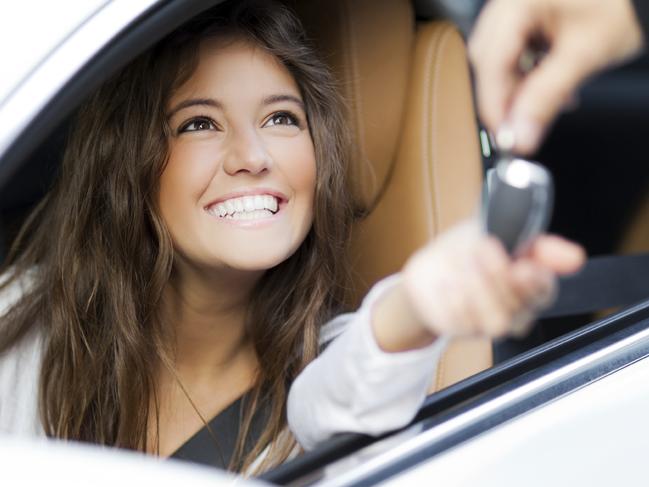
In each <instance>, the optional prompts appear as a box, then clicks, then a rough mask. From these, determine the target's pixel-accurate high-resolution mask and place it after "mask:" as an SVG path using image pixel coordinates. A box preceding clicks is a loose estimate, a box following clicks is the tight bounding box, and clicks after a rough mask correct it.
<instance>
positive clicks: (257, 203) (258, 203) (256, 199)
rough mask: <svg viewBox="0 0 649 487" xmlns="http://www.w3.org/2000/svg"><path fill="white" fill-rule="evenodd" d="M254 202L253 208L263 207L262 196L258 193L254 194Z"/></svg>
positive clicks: (261, 208)
mask: <svg viewBox="0 0 649 487" xmlns="http://www.w3.org/2000/svg"><path fill="white" fill-rule="evenodd" d="M254 204H255V210H263V209H264V208H265V205H264V197H263V196H262V195H260V194H257V195H255V197H254Z"/></svg>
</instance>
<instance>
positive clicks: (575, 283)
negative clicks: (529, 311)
mask: <svg viewBox="0 0 649 487" xmlns="http://www.w3.org/2000/svg"><path fill="white" fill-rule="evenodd" d="M647 298H649V253H647V254H637V255H607V256H601V257H592V258H590V259H588V261H587V262H586V265H585V266H584V267H583V269H582V270H581V271H580V272H579V273H577V274H575V275H572V276H569V277H564V278H560V279H559V295H558V297H557V300H556V302H555V303H554V305H553V306H552V307H551V308H549V309H547V310H546V311H545V312H543V313H542V314H541V318H554V317H559V316H568V315H576V314H583V313H591V312H594V311H600V310H603V309H607V308H614V307H618V306H629V305H632V304H634V303H637V302H639V301H642V300H644V299H647Z"/></svg>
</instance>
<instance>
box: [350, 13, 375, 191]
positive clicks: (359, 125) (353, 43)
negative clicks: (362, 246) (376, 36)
mask: <svg viewBox="0 0 649 487" xmlns="http://www.w3.org/2000/svg"><path fill="white" fill-rule="evenodd" d="M344 6H345V15H344V19H345V27H346V29H345V30H346V32H347V37H348V39H349V42H348V43H345V42H343V45H348V46H349V49H348V50H347V53H348V61H349V66H348V68H349V69H348V70H347V71H348V74H349V79H350V81H351V89H352V97H353V102H352V106H353V110H354V111H355V112H356V123H355V124H354V125H355V126H356V137H357V144H358V147H357V151H358V152H357V153H358V154H359V156H360V159H361V160H359V161H356V164H355V169H356V171H358V173H360V174H358V173H357V175H358V176H359V181H358V182H359V186H360V188H361V194H362V195H363V197H364V198H365V197H366V196H367V195H366V194H364V193H365V192H364V185H363V183H362V181H363V179H364V178H363V176H364V174H363V173H364V171H363V167H362V164H363V163H366V162H367V161H365V158H366V152H365V127H364V126H363V122H362V119H363V117H362V113H363V110H362V106H363V100H362V98H361V91H362V90H361V89H360V86H359V85H360V68H359V66H358V57H359V56H358V42H357V40H356V31H355V29H354V23H353V22H352V21H351V16H352V7H351V2H349V1H346V2H344ZM366 166H370V164H366ZM368 170H369V172H370V176H371V172H372V171H371V166H370V167H369V168H368ZM356 171H355V172H356Z"/></svg>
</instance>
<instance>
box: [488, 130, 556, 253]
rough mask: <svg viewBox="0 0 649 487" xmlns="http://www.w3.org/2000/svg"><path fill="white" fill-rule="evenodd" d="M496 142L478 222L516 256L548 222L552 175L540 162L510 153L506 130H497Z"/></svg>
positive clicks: (550, 211) (509, 134)
mask: <svg viewBox="0 0 649 487" xmlns="http://www.w3.org/2000/svg"><path fill="white" fill-rule="evenodd" d="M497 144H498V146H499V150H500V151H501V156H500V158H499V160H498V162H497V163H496V165H495V167H494V169H492V170H490V171H489V173H488V176H487V180H486V185H485V194H484V200H483V207H482V224H483V229H484V230H485V231H486V232H487V233H488V234H490V235H494V236H496V237H497V238H498V239H499V240H500V241H501V242H502V243H503V245H504V246H505V248H506V250H507V251H508V252H509V253H510V254H511V255H517V254H519V253H521V252H523V251H524V250H525V248H526V247H527V245H528V244H529V243H530V242H531V241H532V240H533V239H534V238H535V237H536V236H538V235H539V234H540V233H542V232H543V231H545V230H546V228H547V225H548V224H549V221H550V215H551V213H552V203H553V184H552V176H551V174H550V172H549V171H548V170H547V169H545V168H544V167H543V166H542V165H540V164H538V163H534V162H530V161H527V160H525V159H520V158H516V157H514V156H513V155H512V154H511V152H510V151H511V148H512V147H513V145H514V144H513V136H512V134H511V132H510V131H508V130H501V131H499V133H498V138H497Z"/></svg>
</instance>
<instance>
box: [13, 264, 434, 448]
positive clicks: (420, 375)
mask: <svg viewBox="0 0 649 487" xmlns="http://www.w3.org/2000/svg"><path fill="white" fill-rule="evenodd" d="M396 279H397V276H392V277H389V278H387V279H384V280H383V281H381V282H379V283H378V284H377V285H376V286H374V288H373V289H372V290H371V291H370V293H369V294H368V295H367V297H366V298H365V300H364V301H363V304H362V305H361V307H360V308H359V310H358V311H356V312H355V313H347V314H343V315H339V316H337V317H336V318H334V319H333V320H331V321H329V322H328V323H326V324H325V325H324V326H323V328H322V331H321V340H320V341H321V343H328V342H330V343H329V345H328V346H327V348H326V349H325V351H324V352H323V353H322V354H321V355H320V356H319V357H318V358H317V359H315V360H314V361H313V362H312V363H311V364H309V366H308V367H307V368H306V369H305V370H304V371H303V372H302V373H301V374H300V375H299V376H298V377H297V379H296V380H295V382H294V383H293V385H292V387H291V390H290V393H289V397H288V423H289V427H290V429H291V431H292V432H293V434H294V435H295V437H296V438H297V440H298V441H299V443H300V444H301V446H302V447H303V448H305V449H310V448H313V447H314V446H315V445H316V444H317V443H319V442H321V441H323V440H325V439H327V438H329V437H330V436H332V435H334V434H336V433H340V432H360V433H366V434H380V433H383V432H386V431H389V430H392V429H395V428H398V427H401V426H404V425H405V424H407V423H408V422H409V421H410V420H411V419H412V418H413V417H414V416H415V414H416V413H417V411H418V410H419V407H420V406H421V404H422V403H423V400H424V398H425V396H426V391H427V390H428V388H429V386H430V384H431V381H432V379H433V376H434V374H435V370H436V368H437V363H438V361H439V356H440V354H441V352H442V350H443V349H444V346H445V344H446V341H445V340H443V339H438V340H437V341H435V342H434V343H433V344H432V345H431V346H429V347H426V348H423V349H420V350H415V351H410V352H402V353H387V352H384V351H382V350H381V349H380V348H379V347H378V345H377V344H376V341H375V339H374V336H373V333H372V330H371V323H370V316H371V314H370V312H371V308H372V305H373V303H374V302H375V301H376V300H377V298H378V297H379V296H380V295H381V294H382V293H383V292H384V291H385V290H386V289H387V288H389V287H390V286H391V285H393V284H394V283H395V282H396ZM24 285H25V283H24V282H22V283H21V282H17V283H16V284H12V286H10V288H9V289H7V290H6V292H5V293H3V294H2V296H0V316H1V315H2V314H4V313H5V312H6V310H7V309H8V308H9V307H10V306H11V305H12V304H13V303H15V301H16V300H17V299H18V298H19V297H20V295H21V294H22V292H24ZM1 324H2V323H1V318H0V326H1ZM395 326H397V325H395ZM42 355H43V340H42V333H41V332H39V331H38V330H34V331H33V332H31V333H30V334H29V335H28V336H26V337H25V338H24V339H23V340H22V341H21V342H19V343H18V344H17V345H16V346H14V347H13V348H12V349H10V350H8V351H7V352H5V353H4V354H2V355H0V434H15V435H23V436H40V437H42V436H44V431H43V427H42V425H41V422H40V417H39V414H38V383H39V377H40V369H41V362H42Z"/></svg>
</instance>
